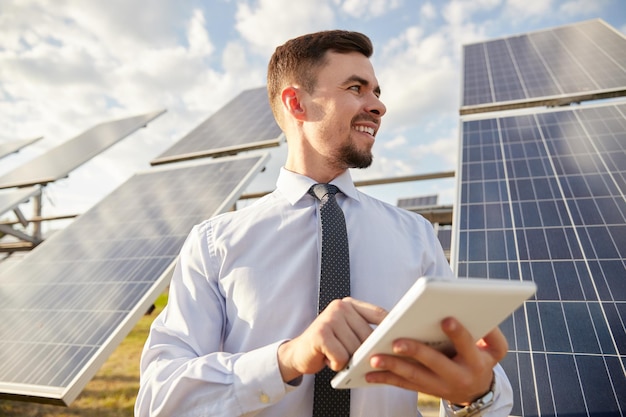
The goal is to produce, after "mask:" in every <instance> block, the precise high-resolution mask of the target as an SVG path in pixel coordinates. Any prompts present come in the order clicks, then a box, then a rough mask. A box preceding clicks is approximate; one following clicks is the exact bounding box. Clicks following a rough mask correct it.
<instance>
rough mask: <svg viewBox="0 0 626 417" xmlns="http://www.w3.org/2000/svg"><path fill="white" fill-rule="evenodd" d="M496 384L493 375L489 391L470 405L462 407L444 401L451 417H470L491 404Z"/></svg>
mask: <svg viewBox="0 0 626 417" xmlns="http://www.w3.org/2000/svg"><path fill="white" fill-rule="evenodd" d="M495 382H496V378H495V375H494V378H493V381H492V382H491V387H489V391H487V393H486V394H484V395H482V396H481V397H479V398H477V399H475V400H474V401H473V402H472V403H471V404H469V405H466V406H462V405H456V404H452V403H451V402H450V401H446V402H447V405H448V409H449V410H450V411H451V412H452V415H453V416H455V417H471V416H474V415H476V414H478V413H480V412H481V411H483V410H484V409H486V408H487V407H489V406H490V405H491V404H493V400H494V398H495V394H494V385H495Z"/></svg>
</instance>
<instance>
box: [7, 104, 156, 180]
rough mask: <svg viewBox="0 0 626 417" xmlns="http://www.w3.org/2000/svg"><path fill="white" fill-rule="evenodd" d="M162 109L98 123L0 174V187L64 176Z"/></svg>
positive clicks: (56, 178) (145, 122)
mask: <svg viewBox="0 0 626 417" xmlns="http://www.w3.org/2000/svg"><path fill="white" fill-rule="evenodd" d="M164 112H165V110H162V111H157V112H152V113H146V114H142V115H139V116H133V117H127V118H125V119H119V120H113V121H110V122H105V123H100V124H98V125H96V126H94V127H92V128H90V129H88V130H86V131H85V132H83V133H81V134H80V135H78V136H76V137H74V138H72V139H70V140H68V141H67V142H64V143H62V144H61V145H59V146H57V147H55V148H53V149H51V150H49V151H48V152H46V153H45V154H43V155H41V156H39V157H37V158H35V159H33V160H31V161H28V162H26V163H25V164H23V165H20V166H19V167H17V168H16V169H14V170H12V171H10V172H7V173H5V174H3V175H1V176H0V188H12V187H24V186H29V185H39V184H41V185H44V184H47V183H50V182H53V181H56V180H58V179H61V178H63V177H65V176H67V175H68V174H69V173H70V172H71V171H72V170H74V169H76V168H78V167H79V166H81V165H82V164H84V163H85V162H87V161H89V160H90V159H91V158H93V157H94V156H96V155H98V154H99V153H100V152H102V151H104V150H105V149H107V148H109V147H111V146H113V145H114V144H116V143H117V142H119V141H120V140H122V139H124V138H125V137H126V136H128V135H130V134H131V133H133V132H135V131H136V130H137V129H139V128H141V127H145V126H146V125H147V124H148V123H149V122H151V121H152V120H154V119H155V118H157V117H159V116H160V115H161V114H163V113H164Z"/></svg>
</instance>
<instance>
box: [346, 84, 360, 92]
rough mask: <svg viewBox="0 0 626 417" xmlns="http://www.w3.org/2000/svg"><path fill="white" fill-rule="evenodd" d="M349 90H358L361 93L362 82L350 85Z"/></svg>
mask: <svg viewBox="0 0 626 417" xmlns="http://www.w3.org/2000/svg"><path fill="white" fill-rule="evenodd" d="M348 90H352V91H356V92H357V93H360V92H361V85H360V84H356V85H351V86H350V87H348Z"/></svg>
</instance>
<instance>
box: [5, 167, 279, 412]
mask: <svg viewBox="0 0 626 417" xmlns="http://www.w3.org/2000/svg"><path fill="white" fill-rule="evenodd" d="M267 158H268V156H267V155H256V156H247V157H232V158H220V159H219V160H214V161H209V162H204V163H186V164H183V165H182V166H180V167H169V169H165V167H159V168H154V169H152V170H149V171H147V172H144V173H140V174H137V175H135V176H133V177H131V178H130V179H129V180H128V181H127V182H126V183H124V184H123V185H121V186H120V187H119V188H117V189H116V190H115V191H113V192H112V193H111V194H110V195H108V196H107V197H105V199H104V200H102V201H101V202H100V203H98V204H97V205H96V206H94V207H93V208H91V209H90V210H88V211H87V212H86V213H84V214H83V215H81V216H80V217H78V218H77V219H76V220H75V221H74V222H73V223H71V224H70V225H69V226H67V227H66V228H65V229H63V230H61V231H59V232H57V233H56V234H54V235H53V236H52V237H50V238H48V239H47V240H46V241H44V242H43V243H42V244H41V245H39V246H38V247H37V248H35V249H34V250H33V251H32V252H30V253H29V254H28V255H27V256H26V257H25V258H24V259H23V260H22V261H21V262H19V263H17V264H16V265H14V266H12V267H11V268H9V269H8V270H1V271H0V363H2V366H0V398H5V399H18V400H27V401H38V402H49V403H53V404H66V405H67V404H69V403H71V402H72V401H73V400H74V398H75V397H76V396H77V395H78V394H79V393H80V391H81V390H82V388H83V387H84V385H85V384H86V383H87V382H88V381H89V379H91V377H92V376H93V375H94V374H95V372H96V371H97V369H98V368H99V367H100V365H101V364H102V363H103V362H104V361H105V359H106V357H107V356H108V354H109V353H110V352H111V351H112V350H113V349H114V348H115V346H116V345H117V344H118V343H119V342H120V341H121V340H122V339H123V338H124V337H125V336H126V334H127V333H128V332H129V331H130V329H131V328H132V326H133V325H134V324H135V322H136V321H137V320H138V319H139V318H140V317H141V315H143V314H144V313H145V312H146V311H147V309H148V307H149V306H150V305H151V303H152V302H153V301H154V299H155V298H156V297H157V296H158V295H159V294H160V293H161V292H162V291H163V290H164V288H165V286H166V285H167V283H168V281H169V277H170V273H171V269H172V268H173V264H174V261H175V259H176V256H177V255H178V252H179V250H180V248H181V246H182V244H183V242H184V240H185V238H186V236H187V235H188V233H189V231H190V229H191V227H192V226H193V225H194V224H197V223H199V222H201V221H202V220H203V219H205V218H208V217H210V216H212V215H215V214H217V213H220V212H224V211H226V210H228V209H229V208H231V207H232V206H233V204H234V203H235V201H236V200H237V198H238V197H239V195H240V194H241V192H242V190H243V188H244V187H245V186H247V184H248V183H249V182H250V181H251V180H252V179H253V177H254V176H255V175H256V174H257V173H258V172H259V171H260V170H261V169H262V168H263V165H264V164H265V162H266V160H267Z"/></svg>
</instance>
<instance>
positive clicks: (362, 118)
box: [352, 113, 380, 126]
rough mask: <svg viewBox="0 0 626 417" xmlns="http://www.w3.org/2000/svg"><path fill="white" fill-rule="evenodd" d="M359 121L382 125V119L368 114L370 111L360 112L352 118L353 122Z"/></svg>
mask: <svg viewBox="0 0 626 417" xmlns="http://www.w3.org/2000/svg"><path fill="white" fill-rule="evenodd" d="M357 122H371V123H375V124H376V126H380V119H378V118H376V117H374V116H372V115H371V114H368V113H363V114H360V115H358V116H355V117H354V118H353V119H352V123H353V124H354V123H357Z"/></svg>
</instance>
